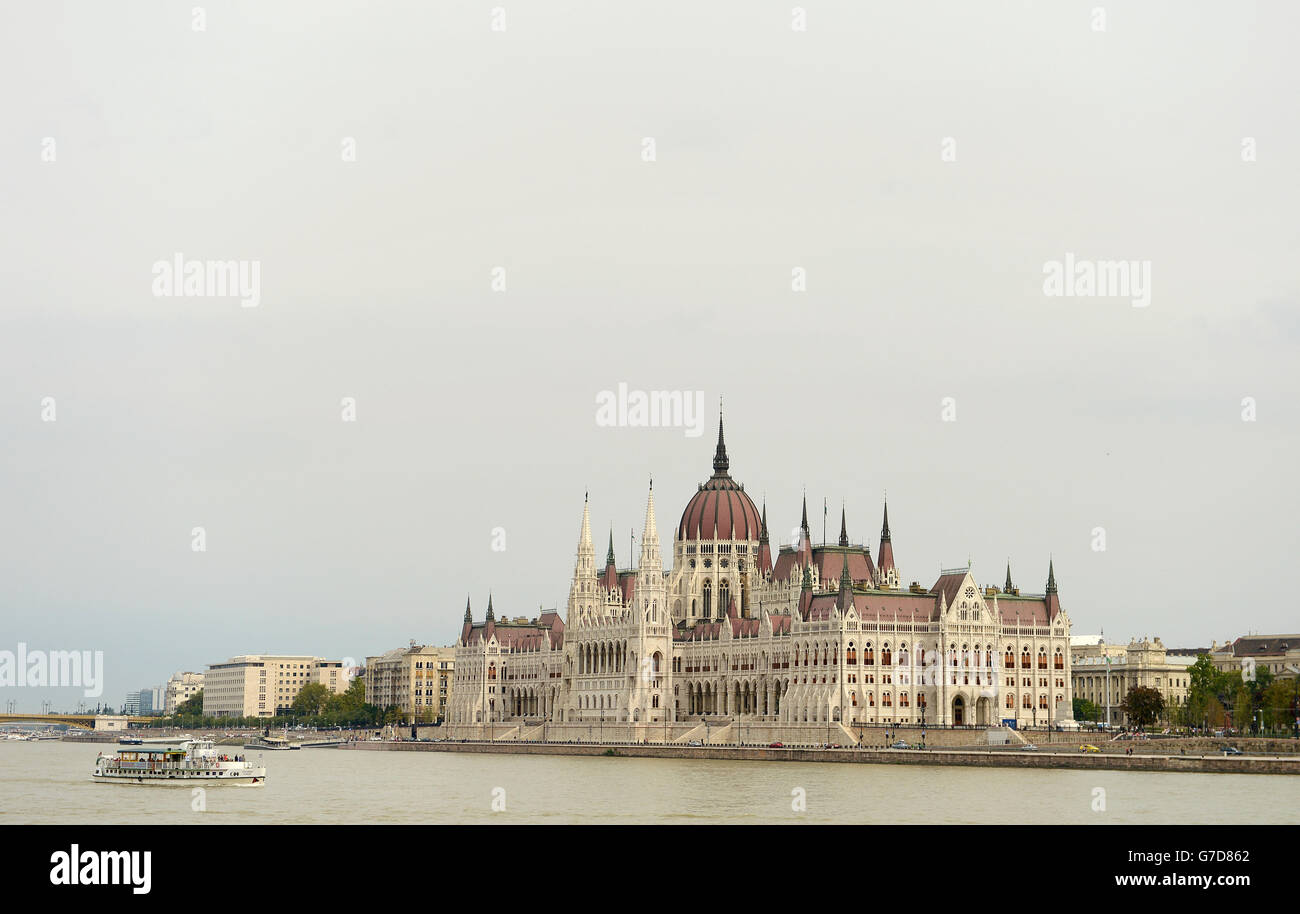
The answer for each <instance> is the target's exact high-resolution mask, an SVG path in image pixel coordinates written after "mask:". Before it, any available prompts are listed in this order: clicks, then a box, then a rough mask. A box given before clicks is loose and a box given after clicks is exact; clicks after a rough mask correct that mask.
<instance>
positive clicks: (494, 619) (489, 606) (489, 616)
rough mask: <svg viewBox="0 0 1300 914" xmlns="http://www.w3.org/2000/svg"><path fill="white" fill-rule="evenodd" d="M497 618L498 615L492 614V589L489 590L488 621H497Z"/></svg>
mask: <svg viewBox="0 0 1300 914" xmlns="http://www.w3.org/2000/svg"><path fill="white" fill-rule="evenodd" d="M496 618H497V617H496V616H495V615H493V614H492V591H490V590H489V591H488V611H487V621H489V622H495V621H496Z"/></svg>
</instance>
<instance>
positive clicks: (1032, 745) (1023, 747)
mask: <svg viewBox="0 0 1300 914" xmlns="http://www.w3.org/2000/svg"><path fill="white" fill-rule="evenodd" d="M1020 748H1021V749H1022V750H1025V749H1028V750H1030V751H1033V750H1035V749H1037V748H1038V747H1037V746H1035V745H1034V744H1033V743H1025V744H1024V745H1023V746H1021V747H1020Z"/></svg>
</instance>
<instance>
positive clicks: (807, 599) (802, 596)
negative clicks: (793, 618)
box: [799, 565, 813, 622]
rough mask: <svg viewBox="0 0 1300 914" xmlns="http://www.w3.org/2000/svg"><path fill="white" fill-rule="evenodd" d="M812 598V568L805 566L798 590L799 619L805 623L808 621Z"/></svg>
mask: <svg viewBox="0 0 1300 914" xmlns="http://www.w3.org/2000/svg"><path fill="white" fill-rule="evenodd" d="M812 598H813V582H812V568H811V567H810V566H808V565H805V566H804V569H803V585H802V586H801V587H800V589H799V617H800V618H801V619H803V620H804V621H805V622H806V621H807V620H808V607H809V606H810V605H811V604H812Z"/></svg>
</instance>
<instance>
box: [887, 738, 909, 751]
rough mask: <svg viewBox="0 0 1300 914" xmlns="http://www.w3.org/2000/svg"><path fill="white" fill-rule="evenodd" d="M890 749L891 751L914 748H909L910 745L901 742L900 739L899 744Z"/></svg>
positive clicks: (894, 744) (891, 746)
mask: <svg viewBox="0 0 1300 914" xmlns="http://www.w3.org/2000/svg"><path fill="white" fill-rule="evenodd" d="M889 748H890V749H911V748H912V747H911V746H909V745H908V744H907V742H905V741H904V740H901V739H900V740H899V741H898V742H896V743H893V744H892V745H890V747H889Z"/></svg>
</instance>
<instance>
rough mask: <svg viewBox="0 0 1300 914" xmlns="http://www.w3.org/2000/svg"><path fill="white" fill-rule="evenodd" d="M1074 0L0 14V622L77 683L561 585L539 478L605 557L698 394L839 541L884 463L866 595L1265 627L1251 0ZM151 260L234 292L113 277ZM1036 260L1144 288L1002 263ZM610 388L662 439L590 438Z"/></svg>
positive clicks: (424, 635)
mask: <svg viewBox="0 0 1300 914" xmlns="http://www.w3.org/2000/svg"><path fill="white" fill-rule="evenodd" d="M197 2H202V0H197ZM1098 5H1099V4H1098V3H1097V2H1041V3H1031V2H1004V3H998V2H992V3H968V2H951V3H903V2H898V3H861V2H844V3H829V2H808V3H804V4H802V6H803V8H804V9H805V10H806V31H798V30H796V29H795V28H792V21H793V20H792V12H791V7H792V6H794V4H793V3H790V2H766V0H763V2H754V0H737V2H706V3H701V2H699V0H689V2H665V0H656V2H653V3H651V2H619V3H609V2H599V0H592V2H584V3H565V2H548V3H545V4H542V3H535V2H533V3H519V2H510V0H497V2H481V3H476V2H458V3H427V2H410V3H396V2H393V3H369V4H365V3H330V2H320V0H312V2H301V3H299V2H294V3H287V2H272V3H265V2H258V3H253V2H250V3H225V2H212V3H208V4H206V5H205V6H204V7H203V10H204V12H205V14H206V22H205V23H203V24H204V25H205V29H204V30H201V31H196V30H195V28H194V25H195V22H194V17H193V14H192V13H191V8H192V6H193V5H192V4H188V3H187V4H177V3H166V2H139V3H121V4H103V3H97V2H84V3H25V4H9V5H7V6H6V8H5V10H4V13H3V19H4V21H3V24H2V26H0V77H2V78H3V82H4V85H5V86H7V90H6V92H5V117H4V118H3V119H2V120H0V198H2V199H3V205H2V206H0V250H2V251H3V261H4V262H3V268H2V269H0V292H2V295H3V298H2V301H3V309H2V311H0V366H3V368H2V371H3V377H4V383H3V384H2V385H0V422H2V423H3V425H2V426H0V427H2V428H3V435H2V436H0V516H2V517H3V527H2V528H0V615H2V616H3V620H4V624H3V626H2V630H3V633H4V634H3V638H2V639H0V641H2V643H0V650H15V649H16V647H17V644H18V643H19V642H23V643H25V644H27V645H28V647H29V649H60V650H102V651H104V653H105V665H106V689H105V700H107V701H109V702H111V703H113V704H115V705H116V704H120V703H121V702H122V700H123V696H124V693H125V692H126V690H127V689H138V688H142V687H145V686H150V685H155V684H159V683H161V682H163V681H165V679H166V678H167V676H168V675H169V674H170V673H171V672H173V671H175V670H182V669H185V670H202V669H204V667H205V666H206V665H207V664H210V663H216V662H219V661H221V660H224V659H226V658H228V657H230V656H232V655H235V654H240V653H249V652H265V651H269V652H302V653H310V654H317V655H321V656H326V657H331V658H338V657H345V656H350V657H355V658H358V659H360V658H363V657H364V656H366V655H367V654H375V653H379V652H382V651H384V650H387V649H390V648H394V647H399V646H404V645H405V644H406V643H407V641H408V640H409V639H416V640H418V641H420V642H425V643H451V641H452V640H453V639H454V638H455V636H456V634H457V632H458V630H459V626H460V621H461V617H462V615H463V613H464V607H465V599H466V595H467V594H469V595H470V596H471V597H472V600H473V606H474V614H475V618H476V619H481V618H482V616H483V612H484V610H485V608H486V604H487V598H488V593H489V591H492V593H493V594H494V602H495V607H496V610H497V613H498V616H499V617H500V616H501V615H510V616H514V615H521V614H527V615H530V616H531V615H535V614H536V612H537V609H538V607H539V606H546V607H552V606H561V607H562V606H563V605H564V602H565V600H566V597H567V591H568V585H569V580H570V577H571V574H572V567H573V557H574V548H575V546H576V542H577V537H578V531H579V526H580V521H581V515H582V499H583V492H584V490H586V489H588V488H589V489H590V492H591V508H592V520H593V527H594V529H595V531H596V537H597V540H598V546H597V548H598V549H600V550H601V551H602V553H603V547H604V544H605V540H606V537H607V536H608V530H609V528H610V527H611V525H612V526H613V528H614V531H615V543H616V546H617V548H618V553H619V560H620V564H627V562H628V551H629V543H628V534H629V532H630V530H631V529H632V528H636V531H637V534H638V536H639V534H640V527H641V523H642V518H643V515H644V505H645V494H646V483H647V480H648V478H649V477H650V475H651V474H653V476H654V479H655V495H656V500H657V504H658V510H659V523H660V530H661V531H662V532H663V533H664V535H665V544H664V545H665V550H664V551H665V555H666V556H667V555H670V554H671V549H670V548H669V543H668V542H667V539H668V536H669V531H671V530H672V529H674V528H675V526H676V522H677V519H678V517H679V515H680V512H681V510H682V508H683V506H684V505H685V503H686V501H687V500H688V499H689V498H690V496H691V494H692V493H693V492H694V490H695V487H696V485H697V484H698V483H699V482H701V481H703V480H704V479H705V478H707V476H708V475H709V472H710V471H711V458H712V453H713V447H714V431H713V426H714V424H715V423H716V414H715V411H716V404H717V400H718V397H719V396H722V397H724V398H725V403H726V417H727V442H728V448H729V452H730V456H731V470H732V474H733V476H735V478H736V479H738V480H739V481H741V482H743V483H744V484H745V486H746V490H747V491H748V492H749V493H750V494H751V495H752V496H753V497H754V498H755V500H756V501H759V500H761V499H762V498H763V496H764V495H766V498H767V506H768V518H769V521H770V525H771V528H772V531H773V536H774V537H775V538H777V539H781V540H788V539H789V531H790V529H791V528H792V527H793V526H794V525H795V524H797V522H798V517H799V498H800V493H801V491H802V489H803V488H804V487H805V486H806V488H807V491H808V497H809V502H810V515H811V517H812V518H813V524H812V525H813V527H814V529H815V534H816V535H817V536H818V537H820V532H821V531H820V528H821V518H820V516H819V515H820V514H821V505H822V500H823V498H826V499H827V500H828V502H829V504H830V510H831V520H830V528H831V530H830V534H831V537H832V538H834V536H835V535H836V533H837V532H838V528H837V527H836V522H837V520H838V512H839V507H840V504H841V502H845V503H847V511H848V526H849V534H850V537H851V538H852V539H853V540H854V541H855V542H857V541H862V540H864V539H865V540H867V541H869V542H870V543H871V545H872V551H873V554H874V553H875V551H876V543H877V540H878V538H879V532H880V514H881V498H882V493H883V492H884V491H885V490H887V491H888V494H889V504H890V522H891V526H892V532H893V542H894V549H895V555H896V557H897V561H898V564H899V566H900V569H901V572H902V575H903V578H904V581H912V580H918V581H920V582H921V583H922V584H924V585H926V586H929V585H930V584H931V583H932V582H933V579H934V577H935V576H936V575H937V573H938V570H939V568H940V567H941V566H943V567H946V566H952V565H964V564H965V563H966V562H967V561H968V560H970V561H972V562H973V567H974V571H975V574H976V577H977V579H978V580H979V581H980V582H981V583H986V584H988V583H996V584H1001V582H1002V579H1003V576H1004V563H1005V562H1006V560H1007V559H1008V557H1009V558H1010V559H1011V562H1012V570H1013V574H1014V577H1015V578H1016V582H1017V583H1018V584H1019V585H1022V586H1023V587H1024V588H1025V589H1026V590H1035V591H1041V589H1042V587H1043V584H1044V581H1045V579H1046V575H1047V565H1048V557H1049V555H1052V556H1054V557H1055V563H1056V572H1057V578H1058V582H1059V585H1060V593H1061V602H1062V604H1063V606H1064V607H1065V608H1066V609H1067V611H1068V612H1069V613H1070V615H1071V617H1072V618H1073V620H1074V633H1075V634H1093V633H1096V632H1098V631H1099V630H1102V629H1104V630H1105V633H1106V635H1107V637H1108V638H1112V639H1117V640H1118V639H1128V638H1129V637H1132V636H1142V635H1150V636H1153V637H1154V636H1157V635H1158V636H1161V637H1162V638H1163V640H1164V641H1165V643H1166V644H1168V645H1171V646H1198V645H1202V646H1203V645H1208V644H1209V643H1210V642H1211V641H1212V640H1215V639H1217V640H1220V641H1222V640H1224V639H1227V638H1231V637H1235V636H1238V635H1241V634H1245V633H1246V632H1248V631H1256V632H1264V633H1273V632H1279V631H1284V632H1296V631H1300V620H1297V618H1296V615H1297V614H1296V610H1295V608H1294V605H1293V604H1292V603H1291V602H1290V599H1289V598H1288V597H1287V596H1286V593H1287V587H1288V586H1289V585H1288V584H1287V583H1286V580H1287V579H1289V574H1287V575H1283V580H1282V582H1281V583H1279V580H1278V575H1279V574H1280V573H1282V572H1283V571H1286V572H1289V571H1290V570H1291V569H1292V567H1293V564H1294V556H1295V553H1296V551H1297V543H1296V535H1295V531H1296V517H1297V514H1298V513H1300V497H1298V492H1300V483H1298V482H1297V476H1296V459H1295V455H1296V446H1297V443H1298V442H1297V429H1298V428H1300V424H1298V421H1297V420H1300V409H1298V408H1297V395H1298V394H1300V390H1298V387H1300V384H1298V383H1297V368H1296V350H1297V344H1298V343H1300V311H1298V305H1300V279H1298V276H1300V271H1298V270H1297V265H1296V252H1297V250H1298V249H1300V221H1298V220H1297V217H1296V213H1297V209H1298V206H1297V204H1298V203H1300V181H1297V177H1296V175H1297V163H1298V162H1300V118H1297V117H1296V98H1297V89H1298V88H1300V86H1298V85H1297V84H1298V83H1300V79H1298V78H1297V77H1298V76H1300V64H1297V55H1296V54H1295V49H1294V37H1295V35H1296V34H1297V26H1300V12H1298V8H1297V7H1296V5H1295V4H1292V3H1288V2H1281V0H1279V2H1267V3H1264V2H1261V3H1257V4H1256V3H1246V2H1241V3H1233V4H1223V3H1210V2H1203V3H1192V2H1186V0H1182V2H1168V3H1158V2H1143V3H1106V4H1105V5H1104V9H1105V22H1104V30H1098V29H1097V28H1096V26H1097V24H1098V22H1097V19H1096V14H1095V13H1094V12H1093V10H1094V7H1096V6H1098ZM498 6H500V7H503V8H504V10H505V19H504V22H505V30H504V31H494V30H493V28H492V25H493V8H494V7H498ZM499 21H500V20H499V19H498V23H499ZM647 137H649V138H653V140H654V152H655V160H654V161H652V162H651V161H645V158H644V149H645V146H644V143H643V141H644V139H645V138H647ZM346 138H351V139H352V141H353V142H354V144H355V146H354V148H355V161H348V160H347V158H348V148H349V147H348V146H347V145H346V144H347V139H346ZM945 138H950V141H949V142H945ZM1245 138H1252V142H1253V146H1251V143H1247V144H1246V146H1244V145H1243V141H1245ZM51 141H52V143H51ZM1247 146H1251V148H1253V150H1254V152H1253V157H1254V161H1248V160H1247V159H1249V158H1250V157H1251V154H1250V153H1249V152H1246V151H1245V150H1246V147H1247ZM51 158H52V159H53V160H52V161H51V160H50V159H51ZM177 252H181V253H182V254H183V255H184V256H185V257H186V258H187V259H188V258H192V259H197V260H227V259H230V260H244V261H256V262H257V263H258V265H259V269H260V301H259V303H258V305H257V307H252V308H244V307H241V305H240V302H239V300H238V299H237V298H234V297H216V296H213V297H197V298H195V297H160V296H156V295H154V294H153V284H154V274H153V265H154V264H155V262H157V261H160V260H165V261H169V260H171V259H172V258H173V256H174V255H175V254H176V253H177ZM1067 254H1070V255H1071V256H1072V257H1073V258H1075V259H1076V260H1091V261H1099V260H1129V261H1137V262H1139V263H1141V262H1149V264H1150V303H1149V305H1148V306H1147V307H1134V306H1133V305H1132V304H1131V302H1130V297H1121V296H1110V297H1078V296H1076V297H1050V296H1047V295H1045V294H1044V272H1043V270H1044V264H1046V263H1049V262H1052V261H1060V260H1063V259H1064V258H1065V257H1066V255H1067ZM496 267H502V268H503V269H504V271H505V272H504V276H505V282H506V289H505V291H494V290H493V288H492V281H493V270H494V268H496ZM795 268H801V269H803V270H804V271H806V291H802V292H798V291H794V290H792V288H791V286H792V270H794V269H795ZM620 382H624V383H626V384H628V385H629V387H631V388H633V389H643V390H686V391H703V392H704V398H705V403H706V410H707V411H708V414H709V415H708V426H709V428H708V431H706V432H705V434H704V436H703V437H699V438H692V437H688V436H687V435H685V434H684V433H683V430H682V429H680V428H605V427H600V426H598V425H597V423H596V421H595V412H596V397H597V395H598V393H599V392H600V391H602V390H613V389H615V388H616V387H617V385H618V384H619V383H620ZM345 397H352V398H355V403H356V421H355V422H345V421H343V417H342V415H341V401H342V400H343V398H345ZM1247 397H1251V398H1254V403H1255V410H1256V412H1255V421H1243V405H1242V402H1243V399H1244V398H1247ZM45 398H53V403H54V405H55V409H56V413H55V416H56V418H55V421H46V419H47V418H48V417H47V415H45V413H46V412H47V411H46V409H45V406H44V405H43V404H46V405H47V404H48V401H46V400H45ZM944 398H952V403H950V404H949V406H950V412H949V417H951V416H952V411H951V410H952V409H955V421H944V415H943V410H944ZM195 527H202V528H203V529H204V532H205V534H206V551H203V552H196V551H194V550H193V548H192V542H193V541H192V530H193V528H195ZM498 527H499V528H504V531H505V537H506V540H505V542H506V548H505V549H504V550H503V551H494V550H493V548H492V545H493V530H494V528H498ZM1098 527H1101V528H1104V531H1105V550H1104V551H1099V550H1096V549H1094V548H1093V547H1094V544H1095V542H1096V537H1095V534H1094V529H1095V528H1098ZM6 692H7V694H6V695H5V696H4V697H6V698H7V699H16V700H17V701H18V703H19V707H20V709H30V710H35V709H36V708H37V707H38V706H39V702H40V701H41V700H43V699H46V698H52V699H53V700H54V701H55V704H56V706H57V707H65V708H74V707H75V706H76V703H77V701H78V700H80V695H79V693H78V692H77V691H75V690H62V691H57V692H52V693H46V692H44V691H42V690H36V689H17V690H6ZM90 703H91V704H93V703H94V701H93V700H92V701H91V702H90Z"/></svg>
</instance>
